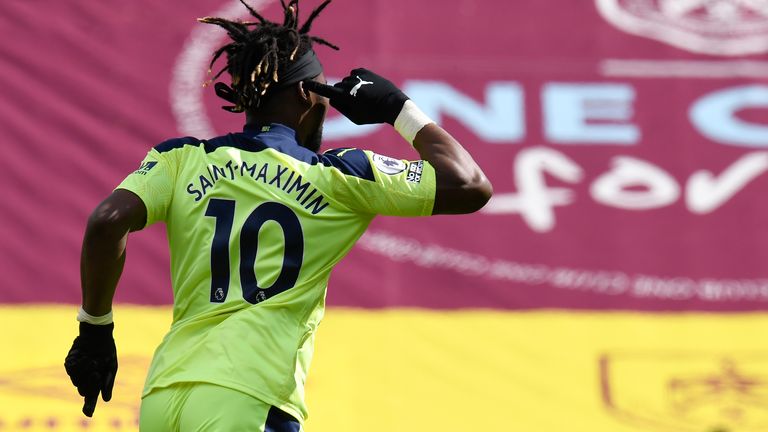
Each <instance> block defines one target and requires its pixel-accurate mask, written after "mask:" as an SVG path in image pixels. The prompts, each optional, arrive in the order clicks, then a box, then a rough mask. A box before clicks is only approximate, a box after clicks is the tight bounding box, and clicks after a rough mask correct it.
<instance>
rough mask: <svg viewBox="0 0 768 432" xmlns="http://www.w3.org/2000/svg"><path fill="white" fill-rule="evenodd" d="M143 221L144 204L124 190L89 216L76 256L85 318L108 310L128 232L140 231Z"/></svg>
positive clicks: (122, 258) (106, 200)
mask: <svg viewBox="0 0 768 432" xmlns="http://www.w3.org/2000/svg"><path fill="white" fill-rule="evenodd" d="M146 220H147V208H146V207H145V206H144V202H143V201H142V200H141V199H140V198H139V197H138V196H136V194H134V193H133V192H130V191H127V190H125V189H116V190H115V191H114V192H112V194H111V195H110V196H109V197H107V199H105V200H104V201H103V202H101V204H99V205H98V206H97V207H96V209H95V210H94V211H93V213H91V216H90V217H89V218H88V224H87V226H86V228H85V237H84V238H83V248H82V253H81V256H80V282H81V286H82V295H83V310H84V311H85V312H86V313H88V314H89V315H92V316H102V315H105V314H108V313H109V312H110V311H111V310H112V298H113V297H114V295H115V288H116V287H117V282H118V280H119V279H120V275H121V274H122V272H123V264H124V263H125V250H126V244H127V242H128V233H129V232H131V231H136V230H140V229H141V228H143V227H144V224H145V222H146Z"/></svg>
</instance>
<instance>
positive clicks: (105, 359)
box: [64, 322, 117, 417]
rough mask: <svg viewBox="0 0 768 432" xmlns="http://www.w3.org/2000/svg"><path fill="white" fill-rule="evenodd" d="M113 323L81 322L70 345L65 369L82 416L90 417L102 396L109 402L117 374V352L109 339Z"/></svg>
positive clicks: (112, 339)
mask: <svg viewBox="0 0 768 432" xmlns="http://www.w3.org/2000/svg"><path fill="white" fill-rule="evenodd" d="M114 328H115V325H114V324H106V325H94V324H88V323H85V322H81V323H80V335H79V336H78V337H76V338H75V341H74V342H73V343H72V348H70V350H69V353H68V354H67V357H66V358H65V359H64V369H66V371H67V375H69V378H70V379H71V380H72V384H74V385H75V387H77V391H78V393H80V396H83V398H84V399H85V403H84V404H83V414H85V415H86V416H88V417H92V416H93V411H94V410H95V409H96V402H97V400H98V398H99V393H101V398H102V399H103V400H104V402H109V400H110V399H112V387H113V386H114V385H115V376H116V375H117V349H116V348H115V340H114V338H113V337H112V330H113V329H114Z"/></svg>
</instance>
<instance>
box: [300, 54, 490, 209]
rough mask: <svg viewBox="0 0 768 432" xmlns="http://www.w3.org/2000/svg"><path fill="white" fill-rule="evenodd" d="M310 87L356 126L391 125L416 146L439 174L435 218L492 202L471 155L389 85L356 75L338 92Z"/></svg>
mask: <svg viewBox="0 0 768 432" xmlns="http://www.w3.org/2000/svg"><path fill="white" fill-rule="evenodd" d="M304 86H305V88H307V89H308V90H310V91H313V92H315V93H318V94H320V95H322V96H326V97H328V98H329V100H330V103H331V106H333V107H334V108H336V109H337V110H338V111H339V112H341V113H342V114H343V115H344V116H346V117H347V118H349V119H350V120H352V122H354V123H355V124H374V123H389V124H391V125H393V126H394V127H395V129H397V131H398V132H400V134H401V135H402V136H403V137H404V138H405V139H406V140H408V141H409V142H411V143H412V144H413V145H414V147H415V148H416V150H417V151H418V152H419V155H420V156H421V157H422V159H424V160H426V161H427V162H429V163H430V164H431V165H432V167H433V168H434V170H435V182H436V184H435V186H436V187H435V189H436V190H435V203H434V207H433V211H432V214H460V213H472V212H475V211H477V210H479V209H480V208H482V207H483V206H484V205H485V203H486V202H488V200H489V199H490V198H491V195H492V193H493V188H492V186H491V183H490V182H489V181H488V179H487V178H486V176H485V174H484V173H483V171H482V170H481V169H480V167H479V166H478V165H477V163H475V161H474V160H473V159H472V157H471V156H470V155H469V153H468V152H467V151H466V149H464V147H462V146H461V144H459V142H458V141H456V140H455V139H454V138H453V137H452V136H451V135H450V134H448V132H446V131H445V130H444V129H442V128H441V127H440V126H438V125H436V124H435V123H434V122H433V121H432V120H430V119H429V118H428V117H427V116H426V115H424V113H423V112H421V110H419V109H418V107H416V105H415V104H414V103H413V102H412V101H411V100H410V99H409V98H408V96H406V95H405V94H404V93H403V92H402V91H401V90H400V89H398V88H397V87H396V86H395V85H394V84H392V83H391V82H390V81H388V80H387V79H385V78H383V77H381V76H379V75H377V74H375V73H373V72H371V71H369V70H366V69H355V70H353V71H352V72H350V74H349V76H347V77H346V78H344V79H343V80H342V81H341V82H339V83H336V84H335V85H333V86H329V85H325V84H322V83H319V82H317V81H305V82H304Z"/></svg>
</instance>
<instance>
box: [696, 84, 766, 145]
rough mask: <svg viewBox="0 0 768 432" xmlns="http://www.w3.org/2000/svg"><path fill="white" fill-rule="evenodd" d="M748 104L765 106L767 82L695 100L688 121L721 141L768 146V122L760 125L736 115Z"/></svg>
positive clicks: (712, 137) (730, 89) (703, 132)
mask: <svg viewBox="0 0 768 432" xmlns="http://www.w3.org/2000/svg"><path fill="white" fill-rule="evenodd" d="M748 108H764V109H766V108H768V86H765V85H748V86H740V87H734V88H729V89H725V90H720V91H716V92H714V93H710V94H708V95H706V96H703V97H701V98H700V99H699V100H697V101H696V102H695V103H694V104H693V106H692V107H691V110H690V118H691V122H692V123H693V124H694V126H696V128H697V129H698V130H699V132H701V134H702V135H704V136H705V137H707V138H709V139H711V140H713V141H717V142H719V143H722V144H729V145H737V146H746V147H768V122H767V123H765V124H763V125H758V124H755V123H748V122H746V121H743V120H741V119H739V118H738V117H737V116H736V113H737V112H738V111H739V110H743V109H748Z"/></svg>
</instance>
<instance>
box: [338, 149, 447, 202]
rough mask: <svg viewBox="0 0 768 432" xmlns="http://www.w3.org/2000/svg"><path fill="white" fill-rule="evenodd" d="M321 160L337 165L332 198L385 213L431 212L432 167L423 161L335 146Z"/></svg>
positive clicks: (433, 196) (433, 200)
mask: <svg viewBox="0 0 768 432" xmlns="http://www.w3.org/2000/svg"><path fill="white" fill-rule="evenodd" d="M323 163H324V164H325V165H331V166H333V167H335V168H337V170H336V174H337V175H336V176H335V177H334V179H333V183H332V188H333V192H334V198H335V199H336V200H338V201H339V202H341V203H342V204H344V205H346V206H347V207H349V208H351V209H353V210H355V211H358V212H361V213H369V214H381V215H388V216H428V215H431V214H432V208H433V207H434V204H435V169H434V168H433V167H432V165H430V164H429V162H427V161H423V160H417V161H408V160H401V159H395V158H391V157H388V156H383V155H380V154H377V153H374V152H372V151H368V150H359V149H338V150H331V151H328V152H326V153H325V154H324V155H323Z"/></svg>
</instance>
